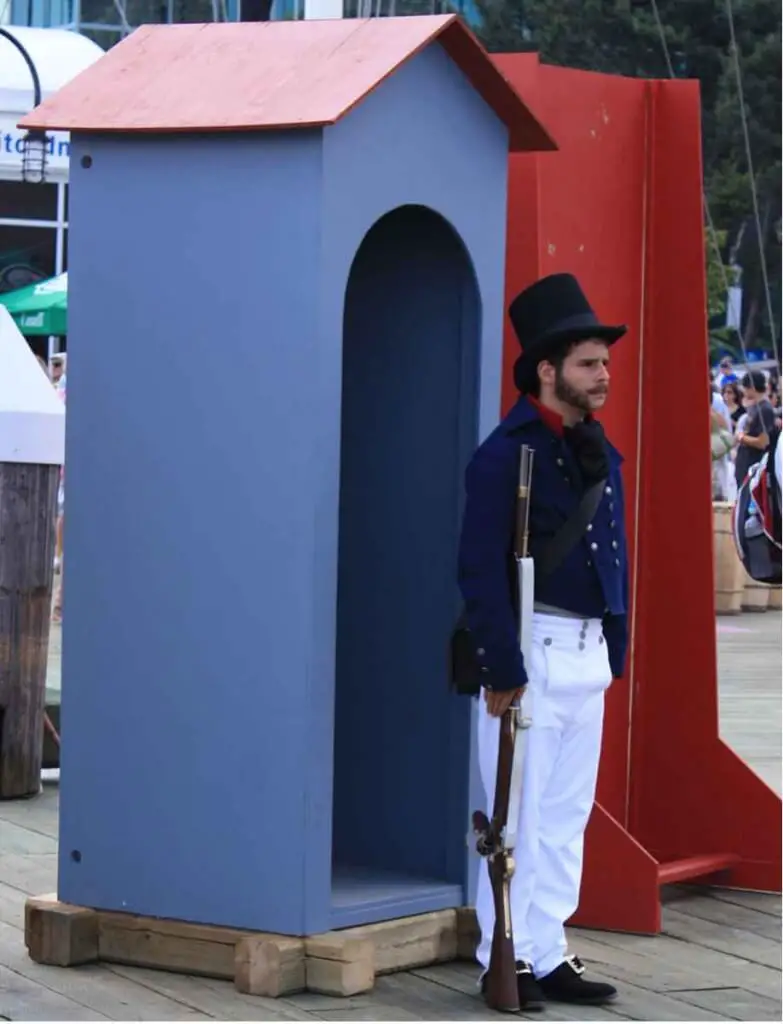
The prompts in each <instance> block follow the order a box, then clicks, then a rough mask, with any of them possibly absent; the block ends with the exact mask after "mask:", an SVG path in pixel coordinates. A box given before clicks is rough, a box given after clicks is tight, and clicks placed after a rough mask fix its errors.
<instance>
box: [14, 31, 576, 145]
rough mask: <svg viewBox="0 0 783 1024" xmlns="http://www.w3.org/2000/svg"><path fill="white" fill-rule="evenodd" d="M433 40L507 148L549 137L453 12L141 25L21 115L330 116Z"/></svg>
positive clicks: (251, 121)
mask: <svg viewBox="0 0 783 1024" xmlns="http://www.w3.org/2000/svg"><path fill="white" fill-rule="evenodd" d="M435 42H437V43H438V44H439V45H441V46H442V47H443V49H444V50H445V51H446V52H447V53H448V54H449V56H450V57H451V58H452V60H454V62H455V63H456V64H457V65H458V66H459V67H460V68H461V70H462V71H463V73H464V74H465V75H466V77H467V78H468V79H469V81H470V82H471V83H472V84H473V86H474V87H475V89H476V90H477V92H478V93H479V94H480V95H481V96H482V97H483V98H484V100H485V101H486V102H487V104H488V105H489V106H490V107H491V108H492V109H493V110H494V111H495V113H496V114H497V116H498V117H499V118H500V120H501V121H503V122H504V123H505V124H506V125H507V127H508V129H509V136H510V149H511V151H512V152H514V151H522V150H550V149H556V148H557V147H556V145H555V143H554V141H553V140H552V138H551V137H550V135H549V133H548V132H547V130H546V129H545V128H544V126H543V125H542V124H540V122H539V121H538V119H537V118H536V117H535V115H534V114H533V113H532V112H531V111H530V109H529V108H528V107H527V105H526V104H525V102H524V101H523V100H522V98H521V97H520V96H519V95H518V93H517V92H516V91H515V90H514V88H513V86H512V85H511V84H510V82H509V81H508V80H507V79H506V77H505V76H504V74H503V73H502V72H501V71H500V70H499V69H498V68H497V67H496V65H495V64H494V63H493V61H492V60H491V59H490V57H489V55H488V54H487V52H486V51H485V50H484V48H483V47H482V46H481V44H480V43H479V42H478V40H477V39H476V37H475V36H474V35H473V33H472V32H471V31H470V30H469V29H468V28H467V27H466V25H465V24H464V23H463V22H462V20H461V19H460V18H459V17H457V16H456V15H423V16H411V17H398V18H363V19H359V18H346V19H335V20H325V21H269V22H254V23H249V22H217V23H212V24H206V25H197V24H181V25H144V26H142V27H141V28H139V29H137V30H136V31H135V32H133V33H132V34H131V35H130V36H128V37H127V38H126V39H124V40H123V41H122V42H120V43H118V44H117V45H116V46H114V47H112V49H111V50H109V52H108V53H107V54H106V55H105V56H104V57H102V58H100V60H98V61H97V63H95V64H94V65H93V66H92V67H90V68H88V69H87V70H86V71H84V72H82V73H81V74H80V75H78V76H77V77H76V78H75V79H73V80H72V81H71V82H69V83H68V84H67V85H65V86H64V87H63V88H62V89H61V90H59V91H58V92H57V93H55V94H54V95H53V96H51V97H49V98H48V99H46V100H45V101H44V102H43V103H41V104H40V106H38V107H37V108H36V109H35V110H33V111H32V112H31V113H30V114H28V115H27V116H26V117H24V118H23V119H22V121H21V122H20V127H22V128H38V129H43V130H54V129H60V130H65V131H72V132H101V133H103V132H117V133H136V132H138V133H160V134H164V133H165V134H170V133H175V132H243V131H259V130H265V129H293V128H315V127H319V126H324V125H330V124H334V123H335V122H336V121H338V120H339V119H340V118H341V117H344V116H345V115H346V114H347V113H348V112H349V111H350V110H351V109H352V108H353V107H355V106H356V105H357V104H358V103H360V102H361V101H362V100H363V99H364V98H365V97H366V96H367V95H368V94H369V93H370V92H372V90H373V89H375V88H377V86H378V85H380V84H381V83H382V82H383V81H384V80H385V79H386V78H388V76H389V75H391V74H393V73H394V72H395V71H396V70H397V69H398V68H399V67H401V65H403V64H404V63H405V62H406V61H407V60H409V59H410V58H411V57H413V56H414V55H415V54H417V53H419V52H420V51H421V50H423V49H425V48H426V47H427V46H429V45H430V44H432V43H435Z"/></svg>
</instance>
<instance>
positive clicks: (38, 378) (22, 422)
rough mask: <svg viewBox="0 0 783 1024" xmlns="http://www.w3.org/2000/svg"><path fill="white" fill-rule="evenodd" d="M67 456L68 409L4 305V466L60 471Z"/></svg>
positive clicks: (0, 360)
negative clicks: (33, 465)
mask: <svg viewBox="0 0 783 1024" xmlns="http://www.w3.org/2000/svg"><path fill="white" fill-rule="evenodd" d="M64 457H65V406H64V405H63V403H62V401H61V400H60V399H59V398H58V396H57V394H56V393H55V390H54V388H53V387H52V385H51V383H50V381H49V378H48V377H47V376H46V374H45V373H44V371H43V370H42V369H41V366H40V364H39V363H38V360H37V359H36V358H35V355H34V354H33V351H32V349H31V348H30V346H29V345H28V344H27V342H26V341H25V339H24V338H23V337H22V335H21V334H20V333H19V328H18V327H17V326H16V324H15V323H14V321H13V318H12V317H11V314H10V313H9V312H8V310H7V309H6V308H5V306H0V462H29V463H38V464H41V465H50V466H51V465H54V466H61V465H62V463H63V459H64Z"/></svg>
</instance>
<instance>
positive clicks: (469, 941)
mask: <svg viewBox="0 0 783 1024" xmlns="http://www.w3.org/2000/svg"><path fill="white" fill-rule="evenodd" d="M480 938H481V932H480V930H479V924H478V918H477V917H476V911H475V909H474V908H473V907H460V908H459V909H458V910H457V959H458V960H470V961H473V960H475V959H476V950H477V949H478V944H479V940H480Z"/></svg>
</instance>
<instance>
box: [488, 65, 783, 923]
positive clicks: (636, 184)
mask: <svg viewBox="0 0 783 1024" xmlns="http://www.w3.org/2000/svg"><path fill="white" fill-rule="evenodd" d="M498 63H499V64H500V65H501V69H502V70H503V72H504V73H505V74H506V75H507V76H508V77H509V78H510V80H511V81H512V83H513V84H514V85H515V87H516V88H517V90H518V91H519V92H520V94H521V95H522V96H523V97H525V98H527V99H528V102H530V104H531V105H532V106H533V108H534V109H536V110H539V111H540V112H541V114H542V117H543V119H544V121H545V123H547V124H548V125H549V126H550V127H551V129H552V132H553V134H554V136H555V138H556V139H557V142H558V145H559V147H560V148H559V152H558V153H557V154H544V153H541V154H535V155H522V156H517V157H512V159H511V164H510V182H509V190H510V195H509V223H508V229H509V230H508V266H507V274H506V286H507V301H508V300H510V299H511V298H512V297H513V296H514V295H515V294H517V292H518V291H519V290H520V289H521V288H523V287H525V286H526V285H527V284H529V283H531V282H532V281H534V280H535V279H536V278H537V277H540V276H543V275H544V274H548V273H552V272H556V271H564V270H567V271H572V272H573V273H575V274H576V275H577V276H578V277H579V279H580V280H581V281H582V283H583V285H584V287H585V290H586V292H587V294H588V295H589V296H590V299H591V301H592V302H593V303H594V305H595V306H596V309H597V311H598V313H599V315H600V316H602V317H603V318H605V319H606V320H609V321H617V322H625V323H627V324H628V325H629V327H630V330H629V332H628V334H627V335H626V337H625V338H624V339H623V340H622V341H620V342H619V343H618V345H617V347H616V350H615V351H614V352H613V364H612V371H613V377H614V386H613V391H612V395H611V397H610V400H609V403H608V408H607V411H606V414H605V416H604V420H605V423H606V427H607V432H608V434H609V436H610V437H611V439H612V440H613V441H614V442H615V444H616V445H617V446H618V447H619V448H620V450H621V451H622V452H623V454H624V455H625V458H626V462H625V467H624V479H625V486H626V504H627V511H628V520H629V543H630V546H631V560H632V565H633V566H634V571H633V573H632V601H631V604H632V645H631V653H630V658H629V663H628V669H627V677H628V678H627V680H624V681H622V682H620V683H615V684H614V686H613V687H612V689H611V691H610V693H609V697H608V701H607V716H606V727H605V734H604V744H603V752H602V762H601V771H600V776H599V787H598V804H597V805H596V808H595V810H594V813H593V815H592V817H591V819H590V823H589V825H588V829H587V835H586V845H585V869H584V878H583V884H582V895H581V902H580V906H579V911H578V913H577V914H576V915H575V917H574V919H573V921H572V923H576V924H581V925H585V926H587V925H589V926H592V927H599V928H610V929H620V930H624V931H635V932H655V931H658V930H659V928H660V899H659V886H660V885H661V884H662V883H663V882H665V881H666V879H667V878H669V877H674V876H675V875H676V876H677V877H685V874H687V875H688V876H689V877H690V876H691V875H693V872H694V871H695V870H697V869H698V870H699V871H702V870H703V871H704V872H705V876H704V878H703V879H702V880H703V881H705V882H707V883H714V884H721V885H726V884H728V885H733V886H737V887H740V888H743V887H745V888H751V889H761V890H765V889H768V890H774V891H780V880H781V801H780V798H779V797H778V796H777V795H776V794H775V793H774V792H773V791H772V790H771V789H770V788H769V787H768V786H766V785H765V784H764V783H763V782H762V781H761V780H760V779H759V778H758V777H757V776H756V775H755V774H754V773H753V772H752V771H751V769H750V768H748V766H747V765H745V764H744V763H743V762H742V761H741V760H740V758H738V757H737V756H736V755H735V754H734V753H733V752H732V751H730V750H729V749H728V748H727V747H726V746H725V744H724V743H723V742H722V741H721V740H720V739H719V728H718V689H717V665H716V651H715V607H714V587H713V572H714V561H713V546H712V545H713V542H712V508H711V500H710V464H709V418H708V394H707V388H706V382H707V366H708V357H707V332H706V320H705V308H706V307H705V281H704V249H703V234H702V194H701V181H702V174H701V157H700V148H701V139H700V124H699V96H698V85H697V83H693V82H643V81H637V80H626V79H620V78H613V77H609V76H602V75H596V74H589V73H585V72H578V71H572V70H570V69H563V68H551V67H539V66H538V65H537V63H536V61H535V58H533V57H532V56H531V55H529V54H525V55H504V56H502V57H500V58H498ZM518 352H519V349H518V345H517V342H516V339H515V337H514V335H513V331H512V330H511V327H510V324H508V323H507V324H506V335H505V353H504V361H505V369H506V376H505V380H504V390H503V407H504V409H506V408H508V406H509V405H510V404H511V402H512V401H513V400H514V399H515V397H516V392H515V390H514V387H513V382H512V379H511V367H512V366H513V363H514V360H515V359H516V357H517V355H518ZM673 368H676V391H677V394H678V395H680V396H685V400H683V401H680V402H678V403H677V413H676V416H675V415H672V407H671V401H672V399H671V394H672V392H671V386H670V384H669V383H667V382H670V381H671V380H672V372H673ZM683 437H685V438H687V439H688V442H687V445H684V444H683V441H682V439H683ZM631 684H632V685H631ZM673 862H677V863H673ZM732 864H735V865H736V866H733V867H726V865H732ZM716 865H717V866H720V867H721V868H722V870H720V871H717V870H716ZM709 871H711V872H712V873H711V874H706V872H709Z"/></svg>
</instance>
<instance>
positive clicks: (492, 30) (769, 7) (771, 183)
mask: <svg viewBox="0 0 783 1024" xmlns="http://www.w3.org/2000/svg"><path fill="white" fill-rule="evenodd" d="M477 3H478V6H479V8H480V11H481V14H482V28H481V29H479V34H480V35H481V37H482V40H483V42H484V43H485V45H486V46H487V47H488V49H490V50H492V51H496V52H497V51H500V52H514V51H521V50H536V51H538V52H539V53H540V54H541V59H542V60H544V61H545V62H547V63H549V64H560V65H563V66H567V67H574V68H583V69H586V70H591V71H601V72H604V73H609V74H618V75H629V76H633V77H645V78H666V77H668V76H669V66H668V64H667V60H666V56H665V49H668V53H669V58H670V60H671V64H672V70H673V72H674V74H675V75H676V76H677V77H689V78H698V79H699V82H700V85H701V97H702V133H703V141H702V144H703V151H704V167H705V189H706V193H707V200H708V203H709V207H710V210H711V213H712V218H713V221H714V223H715V225H716V227H717V229H718V235H719V238H720V240H721V241H720V245H721V246H722V262H723V263H724V264H726V265H736V266H738V267H740V268H741V284H742V287H743V292H744V300H743V311H742V321H743V323H742V329H743V334H744V339H745V344H746V347H748V348H750V347H753V346H754V345H759V344H764V345H766V346H767V347H768V346H769V344H770V342H771V331H770V324H769V317H768V314H767V305H768V304H767V297H766V292H765V288H764V281H763V275H762V272H761V271H762V265H761V258H760V248H759V234H758V232H757V230H756V223H755V217H754V209H753V191H752V185H751V176H750V171H749V167H748V161H747V157H746V147H745V141H744V131H743V120H742V109H743V108H742V106H741V105H740V101H739V95H738V83H737V73H736V72H737V60H738V62H739V68H740V73H741V84H742V89H743V93H744V100H745V105H744V110H745V116H746V123H747V130H748V135H749V139H750V150H751V158H752V162H753V170H754V175H755V184H756V194H757V200H758V210H759V221H760V226H761V239H762V244H763V251H764V257H765V262H766V269H767V274H768V277H769V284H770V289H771V302H772V308H773V315H774V319H775V321H776V323H775V332H776V336H778V337H779V334H780V298H781V266H780V259H781V245H780V238H781V196H780V176H781V136H780V124H781V33H780V4H779V0H733V4H732V7H733V20H734V28H735V33H736V42H737V49H736V58H737V60H735V53H734V51H733V49H732V46H731V32H730V22H729V18H728V11H729V10H730V9H731V8H730V7H729V6H728V5H727V0H657V10H658V13H659V16H660V25H659V22H658V21H657V20H656V17H655V10H656V6H655V4H654V3H653V0H477ZM662 33H663V38H664V39H665V41H666V47H664V45H663V41H662V38H661V34H662ZM707 260H708V266H707V270H708V281H709V283H710V289H709V291H710V296H711V300H712V301H711V312H712V313H713V314H714V313H715V303H716V301H718V298H717V296H718V285H717V281H718V279H717V278H716V277H715V270H716V267H715V266H713V265H712V264H716V263H717V261H716V259H715V255H714V247H713V245H712V244H710V245H709V246H708V247H707ZM718 267H719V265H718Z"/></svg>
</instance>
